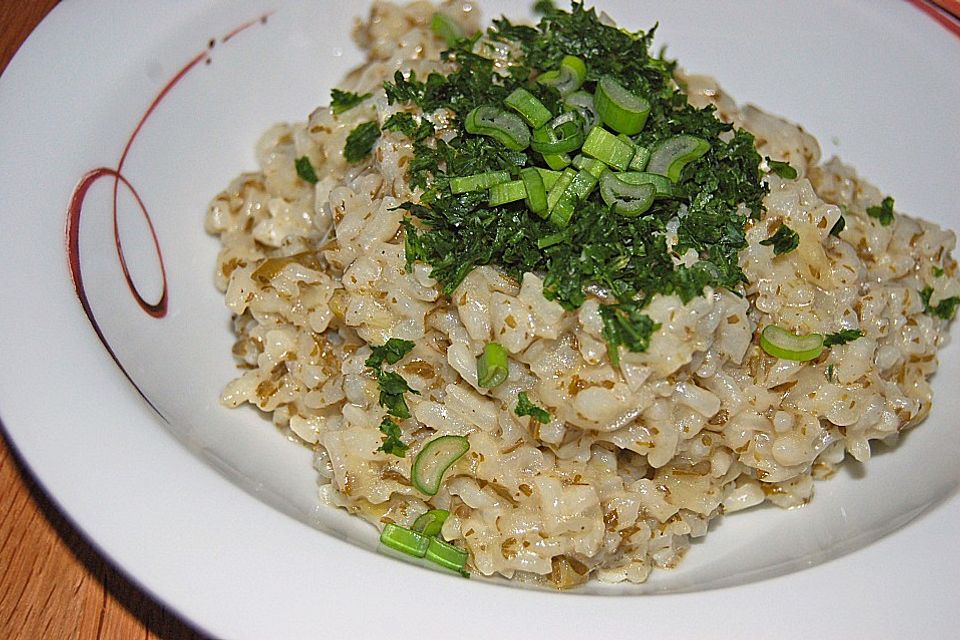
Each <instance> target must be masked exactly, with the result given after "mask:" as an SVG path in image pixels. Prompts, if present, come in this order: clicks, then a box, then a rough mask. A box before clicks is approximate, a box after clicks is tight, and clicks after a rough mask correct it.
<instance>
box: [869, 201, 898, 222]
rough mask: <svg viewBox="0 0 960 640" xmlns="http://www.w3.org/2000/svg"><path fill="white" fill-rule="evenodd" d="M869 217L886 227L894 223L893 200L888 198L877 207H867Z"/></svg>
mask: <svg viewBox="0 0 960 640" xmlns="http://www.w3.org/2000/svg"><path fill="white" fill-rule="evenodd" d="M867 215H868V216H870V217H871V218H876V219H877V220H878V221H879V222H880V224H881V225H882V226H884V227H886V226H888V225H889V224H890V223H891V222H893V198H891V197H890V196H887V197H886V198H884V199H883V202H881V203H880V205H879V206H876V207H867Z"/></svg>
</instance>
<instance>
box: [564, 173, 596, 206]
mask: <svg viewBox="0 0 960 640" xmlns="http://www.w3.org/2000/svg"><path fill="white" fill-rule="evenodd" d="M597 182H599V179H598V178H597V177H596V176H595V175H593V174H592V173H591V172H589V171H587V170H586V169H581V170H580V171H578V172H577V175H576V176H575V177H574V178H573V182H571V183H570V186H569V187H567V193H568V194H571V195H573V196H574V197H575V198H576V199H577V200H586V199H587V196H589V195H590V193H591V192H592V191H593V190H594V188H596V186H597Z"/></svg>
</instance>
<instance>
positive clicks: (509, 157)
mask: <svg viewBox="0 0 960 640" xmlns="http://www.w3.org/2000/svg"><path fill="white" fill-rule="evenodd" d="M544 8H545V7H544ZM653 35H654V33H653V30H650V31H648V32H646V33H645V32H637V33H630V32H628V31H626V30H622V29H619V28H617V27H613V26H609V25H605V24H603V23H602V22H601V21H600V19H599V17H598V16H597V14H596V11H595V10H594V9H586V8H584V6H583V5H582V4H581V3H576V2H575V3H574V4H573V5H572V8H571V10H570V11H569V12H566V11H560V10H556V9H551V10H549V11H546V12H545V15H544V16H543V18H542V19H541V21H540V24H539V25H538V26H537V27H528V26H521V25H514V24H511V23H510V22H509V21H508V20H507V19H505V18H500V19H498V20H495V21H494V24H493V26H492V27H491V28H490V29H489V31H488V32H487V37H488V38H489V39H490V40H491V41H493V42H498V41H509V42H511V43H512V44H513V47H512V50H514V51H516V54H515V55H514V56H513V57H512V58H511V59H510V60H509V63H508V64H507V66H506V69H505V70H504V69H497V68H495V67H494V63H493V61H492V60H490V59H488V58H485V57H483V56H482V55H480V54H483V53H484V49H483V46H482V45H479V48H478V45H477V44H476V43H477V40H476V38H473V39H466V40H462V41H460V42H458V43H456V44H454V45H453V46H452V47H451V49H450V50H448V51H446V52H445V53H444V54H443V56H444V57H445V59H447V60H449V61H452V62H454V63H455V66H454V70H453V71H452V72H451V73H449V75H446V76H444V75H442V74H440V73H436V72H435V73H431V74H429V75H428V76H427V77H426V78H425V79H420V78H418V77H417V76H416V75H415V74H414V73H412V72H411V73H410V74H408V75H406V76H405V75H404V74H403V73H401V72H397V73H396V74H395V75H394V78H393V81H392V82H389V81H388V82H386V83H385V84H384V88H385V91H386V95H387V99H388V101H389V102H390V103H391V104H394V103H400V104H403V105H412V106H416V107H419V108H420V109H422V110H423V111H424V112H425V113H432V112H434V111H435V110H437V109H441V108H445V109H449V110H450V111H451V112H452V113H453V116H452V118H451V126H452V127H453V128H454V130H455V131H456V133H457V135H455V136H452V137H450V136H446V137H445V139H444V140H440V139H435V138H434V137H433V136H430V135H429V134H428V135H426V136H424V137H422V138H421V137H419V136H420V134H421V133H422V132H421V130H420V127H421V126H422V124H421V125H419V126H417V127H416V128H414V120H413V118H412V117H410V118H406V117H403V116H399V114H395V115H394V116H391V118H390V119H388V122H386V123H384V124H385V127H384V128H387V126H386V125H388V124H389V128H390V130H395V131H399V132H402V133H403V134H405V135H408V136H409V137H411V138H412V139H413V140H414V158H413V160H412V161H411V163H410V164H409V167H408V171H409V179H410V183H411V186H412V187H413V188H421V189H423V190H424V193H423V195H422V197H421V198H420V201H419V202H416V203H414V202H407V203H404V204H402V205H400V206H401V208H402V209H404V210H405V211H406V212H407V213H408V214H409V215H408V217H407V218H406V219H405V220H404V230H405V248H406V257H407V261H408V265H410V264H412V263H413V262H415V261H418V260H419V261H423V262H426V263H427V264H429V265H430V266H431V267H432V271H431V276H432V277H433V278H434V279H436V280H437V282H438V283H439V284H440V286H441V288H442V290H443V292H444V293H445V294H448V295H449V294H451V293H452V292H453V291H454V290H455V289H456V288H457V286H458V285H459V284H460V283H461V282H462V281H463V279H464V278H465V277H466V276H467V274H469V273H470V271H472V270H473V269H474V268H476V267H478V266H481V265H497V266H498V267H500V268H501V269H502V270H503V271H504V272H505V273H506V274H508V275H509V276H511V277H514V278H515V279H517V280H520V279H521V277H522V275H523V274H524V273H526V272H535V273H538V274H541V275H542V277H543V278H544V296H545V297H546V298H547V299H550V300H555V301H557V302H558V303H560V304H561V305H562V306H563V307H564V308H565V309H568V310H572V309H576V308H577V307H579V306H580V305H581V304H583V302H584V301H585V300H586V298H587V293H586V290H587V288H588V287H591V291H594V293H595V294H596V295H597V297H598V298H600V300H601V302H602V305H601V314H602V318H603V321H604V336H605V338H606V339H607V343H608V347H609V352H610V354H611V358H612V359H613V360H614V361H615V362H616V361H617V360H618V348H619V347H620V346H623V347H625V348H627V349H628V350H630V351H643V350H645V349H647V347H648V346H649V343H650V339H651V337H652V334H653V332H654V331H656V329H657V328H658V325H657V324H656V323H655V322H654V321H653V320H652V319H650V318H649V317H648V316H647V315H646V314H644V313H643V309H644V307H646V305H647V304H649V302H650V301H651V300H652V298H653V297H654V296H655V295H657V294H663V295H669V294H676V295H677V296H678V297H679V298H680V299H681V301H682V302H684V303H686V302H689V301H690V300H691V299H693V298H695V297H697V296H699V295H702V294H703V290H704V288H705V287H708V286H709V287H713V288H727V289H732V290H736V289H737V288H738V287H739V286H740V285H741V284H742V283H743V282H745V277H744V274H743V272H742V271H741V269H740V267H739V264H738V254H739V252H740V251H741V250H742V249H743V248H745V247H746V245H747V242H746V237H745V235H744V225H745V224H746V221H747V218H748V216H750V217H759V216H760V214H761V202H762V199H763V197H764V196H765V195H766V193H767V186H766V185H765V184H764V183H763V182H762V177H763V174H762V172H761V171H760V162H761V158H760V156H759V154H758V153H757V151H756V145H755V141H754V138H753V136H752V135H751V134H749V133H748V132H746V131H743V130H735V129H734V128H733V126H732V125H730V124H727V123H724V122H722V121H720V120H719V119H718V118H717V117H716V114H715V111H714V109H713V108H712V107H708V108H705V109H697V108H695V107H693V106H691V105H690V104H689V103H688V101H687V98H686V96H685V95H684V94H683V93H681V92H680V91H679V90H678V89H677V86H676V83H675V82H674V78H673V72H674V69H675V67H676V64H675V63H674V62H672V61H669V60H665V59H663V58H662V57H659V56H654V55H651V54H650V52H649V48H650V45H651V43H652V40H653ZM474 50H476V51H477V52H478V53H475V52H474ZM564 56H577V57H579V58H581V59H582V60H584V61H585V63H586V68H587V71H586V76H585V81H584V84H583V86H582V87H581V89H582V90H584V91H587V92H592V91H594V90H595V87H596V85H597V83H598V81H599V80H600V78H601V77H603V76H605V75H611V76H613V77H615V78H616V80H617V81H618V82H619V83H620V84H621V85H622V86H623V87H624V88H625V89H627V90H629V91H631V92H634V93H636V94H637V95H641V96H643V97H644V98H645V99H647V100H648V101H649V103H650V107H651V108H650V113H649V115H648V117H647V120H646V123H645V125H644V127H643V129H642V130H641V131H640V132H639V133H637V134H636V135H634V136H631V143H633V144H635V145H638V146H643V147H646V148H651V147H652V146H653V145H654V144H656V143H657V142H660V141H663V140H666V139H668V138H671V137H674V136H678V135H690V136H696V137H698V138H700V139H702V140H704V141H705V142H707V143H708V144H709V150H708V151H707V152H706V153H705V154H704V155H703V156H702V157H699V158H698V159H696V160H694V161H692V162H690V163H689V164H688V165H686V168H685V169H684V170H683V172H682V174H681V175H680V178H679V180H678V181H677V182H676V183H675V184H673V185H672V188H671V192H670V194H669V195H668V196H663V197H657V198H656V199H655V200H654V201H653V204H652V205H651V206H650V208H649V209H647V210H646V211H645V213H644V214H643V215H640V216H636V217H627V216H624V215H620V214H617V213H615V212H614V211H613V209H612V207H611V206H609V205H607V204H606V203H605V202H604V201H603V199H602V198H601V197H600V194H599V192H597V191H594V192H592V193H588V194H587V195H586V196H585V197H584V198H582V199H581V200H580V201H579V202H578V203H577V204H576V208H575V210H574V212H573V216H572V218H571V219H570V220H569V222H568V223H567V224H566V225H565V227H564V228H562V229H561V230H559V232H558V229H557V227H556V226H555V225H554V224H552V223H551V222H550V221H548V220H544V219H542V218H540V217H539V216H538V215H536V214H534V213H532V212H531V211H530V210H529V208H528V207H527V206H526V205H525V204H524V202H523V201H522V200H521V201H515V202H508V203H506V204H502V205H497V206H491V205H490V204H489V200H488V196H487V194H486V193H485V192H482V191H480V192H467V193H459V194H454V193H452V192H451V190H450V186H449V185H450V179H451V178H453V177H460V176H469V175H474V174H480V173H486V172H491V171H504V170H505V171H508V172H509V173H510V175H511V178H512V179H514V180H516V179H518V178H519V171H520V169H521V168H525V167H530V166H538V167H542V166H543V163H544V159H543V158H542V157H541V154H539V153H536V152H535V151H533V150H532V149H530V148H527V149H524V150H522V151H511V150H509V149H507V148H506V147H505V146H503V145H502V144H500V143H499V142H497V141H496V140H495V139H493V138H491V137H489V136H484V135H473V134H469V133H467V132H466V131H465V130H464V126H463V125H464V120H465V118H466V116H467V114H468V113H469V112H470V111H471V110H472V109H474V108H475V107H479V106H486V105H502V104H503V102H504V99H505V98H506V97H507V96H508V95H510V94H511V93H512V92H513V91H514V90H515V89H518V88H521V87H522V88H524V89H526V90H527V91H528V92H529V93H530V94H532V95H533V96H534V97H535V98H536V99H537V100H539V101H540V102H541V103H542V104H543V105H544V106H545V107H546V108H547V109H548V110H549V111H550V112H551V113H552V114H559V113H561V112H562V111H564V110H565V107H564V106H563V102H562V99H561V97H560V94H559V93H558V91H557V89H556V88H555V87H552V86H546V85H544V84H540V83H537V82H535V80H534V79H535V78H536V76H537V75H538V74H541V73H543V72H546V71H549V70H553V69H556V68H558V67H559V66H560V62H561V60H562V59H563V58H564ZM394 118H396V119H395V120H394ZM390 120H393V122H390ZM671 222H673V224H674V225H676V242H675V244H673V246H670V245H669V244H668V242H667V236H668V233H667V225H668V224H669V223H671ZM548 236H549V237H550V238H551V242H550V243H549V246H548V245H547V244H546V243H544V245H543V246H542V248H541V245H538V241H540V240H542V239H543V238H546V237H548ZM689 251H692V252H693V253H694V254H695V255H696V260H695V261H694V262H693V263H692V264H689V265H688V264H687V263H686V262H681V261H680V260H679V256H682V255H684V254H686V253H687V252H689Z"/></svg>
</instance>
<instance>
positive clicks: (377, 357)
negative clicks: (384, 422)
mask: <svg viewBox="0 0 960 640" xmlns="http://www.w3.org/2000/svg"><path fill="white" fill-rule="evenodd" d="M413 346H414V345H413V343H412V342H410V341H409V340H401V339H400V338H390V339H389V340H387V341H386V342H385V343H384V344H383V345H381V346H379V347H374V348H373V350H372V352H371V353H370V357H368V358H367V360H366V361H365V362H364V364H365V365H366V366H368V367H369V368H371V369H373V371H374V372H375V373H376V374H377V385H378V386H379V387H380V406H381V407H383V408H384V409H386V410H387V413H388V414H390V415H391V416H396V417H398V418H400V419H401V420H406V419H407V418H409V417H410V408H409V407H408V406H407V401H406V400H404V399H403V394H404V393H406V392H407V391H409V392H410V393H415V394H417V395H420V392H419V391H416V390H414V389H411V388H410V386H409V385H408V384H407V381H406V380H404V379H403V376H401V375H400V374H399V373H394V372H392V371H384V370H383V369H381V367H382V365H383V363H384V362H386V363H387V364H396V363H398V362H400V359H401V358H403V356H405V355H407V353H409V352H410V350H411V349H413Z"/></svg>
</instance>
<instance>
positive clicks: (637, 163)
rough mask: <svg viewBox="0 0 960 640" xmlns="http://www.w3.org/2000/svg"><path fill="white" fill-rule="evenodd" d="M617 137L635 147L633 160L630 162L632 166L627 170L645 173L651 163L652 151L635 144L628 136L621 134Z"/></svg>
mask: <svg viewBox="0 0 960 640" xmlns="http://www.w3.org/2000/svg"><path fill="white" fill-rule="evenodd" d="M617 137H618V138H620V139H621V140H623V141H624V142H629V143H630V144H632V145H633V160H631V161H630V166H629V167H627V168H628V169H629V170H630V171H643V170H644V169H646V168H647V163H648V162H649V161H650V149H647V148H646V147H642V146H640V145H639V144H636V143H634V141H633V140H631V139H630V136H628V135H626V134H623V133H621V134H620V135H618V136H617Z"/></svg>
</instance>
